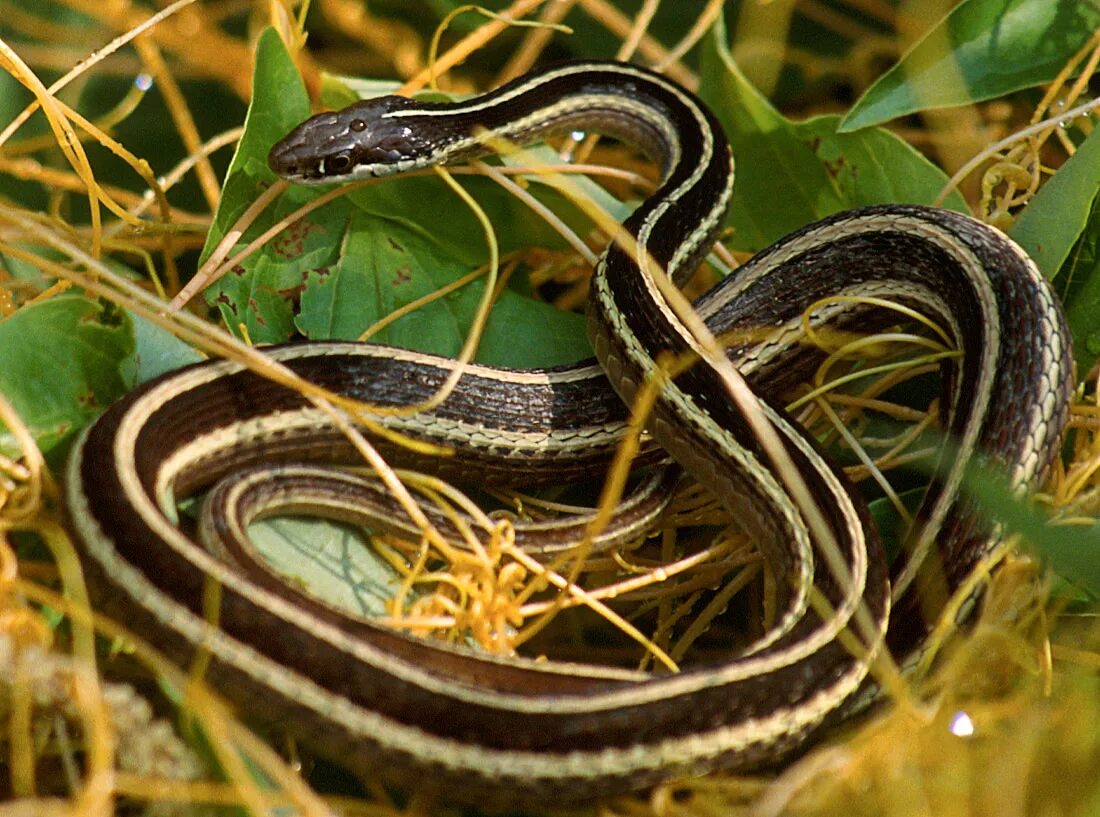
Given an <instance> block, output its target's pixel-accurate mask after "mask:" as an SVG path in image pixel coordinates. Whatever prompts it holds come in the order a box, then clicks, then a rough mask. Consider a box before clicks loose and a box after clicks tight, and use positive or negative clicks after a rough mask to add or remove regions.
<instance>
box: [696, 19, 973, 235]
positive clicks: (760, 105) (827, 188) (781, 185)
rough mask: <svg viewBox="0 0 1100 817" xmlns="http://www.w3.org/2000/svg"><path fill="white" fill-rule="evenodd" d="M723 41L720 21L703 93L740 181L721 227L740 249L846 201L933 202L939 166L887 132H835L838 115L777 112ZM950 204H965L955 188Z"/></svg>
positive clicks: (940, 178)
mask: <svg viewBox="0 0 1100 817" xmlns="http://www.w3.org/2000/svg"><path fill="white" fill-rule="evenodd" d="M726 39H727V38H726V31H725V26H724V25H723V24H721V22H720V23H719V24H718V25H716V26H715V27H714V31H713V32H712V35H711V36H710V37H708V38H707V40H706V43H705V45H704V49H703V55H702V77H701V79H702V82H701V85H700V93H701V95H702V97H703V99H704V100H705V101H706V102H707V103H709V104H710V106H711V108H712V109H713V110H714V112H715V114H716V115H717V116H718V119H719V120H720V121H721V123H722V126H723V127H724V129H725V131H726V134H727V136H729V138H730V142H731V144H732V145H733V152H734V157H735V161H736V165H737V183H736V185H735V186H734V191H733V203H732V204H731V208H730V215H729V220H728V223H729V225H730V226H731V227H733V230H734V233H733V236H732V238H731V240H730V243H731V244H733V245H734V246H735V247H737V249H741V250H752V251H755V250H760V249H763V248H764V247H766V246H768V245H769V244H771V243H773V242H774V241H776V240H777V239H779V238H782V237H783V236H784V235H786V234H787V233H789V232H791V231H793V230H796V229H798V228H799V227H802V226H804V225H806V224H809V223H810V222H812V221H816V220H818V219H821V218H824V217H825V216H828V215H831V214H832V213H836V212H839V211H841V210H847V209H850V208H853V207H861V206H864V205H869V204H882V203H886V202H907V203H913V204H930V203H931V202H932V201H933V200H934V199H935V197H936V195H937V194H938V193H939V191H940V190H942V189H943V187H944V185H945V184H946V182H947V177H946V176H945V175H944V173H943V171H942V170H940V169H939V168H937V167H936V166H935V165H933V164H932V163H931V162H929V161H928V160H927V159H925V158H924V157H923V156H921V155H920V154H919V153H917V151H915V150H914V149H913V148H912V147H910V146H909V145H907V144H906V143H905V142H903V141H902V140H901V139H899V138H898V137H896V136H895V135H894V134H892V133H889V132H888V131H884V130H867V131H861V132H860V133H855V134H848V133H840V132H838V130H837V125H838V124H839V121H840V120H839V117H836V116H820V117H815V118H814V119H811V120H809V121H807V122H792V121H791V120H790V119H787V118H786V117H784V116H782V115H781V114H780V113H779V112H778V111H776V110H775V108H773V107H772V106H771V104H770V103H769V102H768V101H767V100H766V99H765V98H764V97H763V96H761V95H760V93H759V92H758V91H757V90H756V89H755V88H753V87H752V86H751V85H750V84H749V82H748V80H747V79H746V78H745V77H744V75H743V74H742V73H741V70H740V69H739V68H738V67H737V64H736V63H735V62H734V61H733V57H732V55H731V54H730V52H729V49H728V48H727V47H726ZM948 205H949V206H951V207H953V208H955V209H958V210H965V209H966V203H965V202H964V201H963V200H962V197H961V196H958V194H955V195H953V196H952V197H951V198H950V199H949V201H948Z"/></svg>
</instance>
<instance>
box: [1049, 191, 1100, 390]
mask: <svg viewBox="0 0 1100 817" xmlns="http://www.w3.org/2000/svg"><path fill="white" fill-rule="evenodd" d="M1059 280H1060V281H1062V282H1063V285H1062V290H1063V295H1062V301H1063V304H1064V305H1065V308H1066V321H1067V323H1068V324H1069V330H1070V334H1071V335H1072V336H1073V355H1074V359H1075V360H1076V361H1077V370H1078V371H1079V372H1087V371H1089V370H1090V369H1092V366H1093V364H1094V363H1096V360H1097V358H1100V197H1097V198H1096V199H1095V200H1094V201H1093V206H1092V211H1091V213H1090V214H1089V219H1088V222H1087V223H1086V225H1085V228H1084V230H1083V231H1082V233H1081V238H1080V240H1079V241H1078V242H1077V244H1076V245H1075V246H1074V248H1073V251H1072V252H1071V253H1070V257H1069V259H1068V260H1067V261H1066V264H1065V266H1064V267H1063V271H1062V274H1061V275H1059Z"/></svg>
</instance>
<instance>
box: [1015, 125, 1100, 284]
mask: <svg viewBox="0 0 1100 817" xmlns="http://www.w3.org/2000/svg"><path fill="white" fill-rule="evenodd" d="M1098 191H1100V129H1094V130H1093V132H1092V133H1091V134H1090V135H1089V137H1088V138H1087V139H1085V141H1084V142H1082V143H1081V145H1080V147H1078V148H1077V151H1076V152H1075V153H1074V154H1073V156H1071V157H1070V158H1069V160H1068V161H1067V162H1066V163H1065V164H1064V165H1062V166H1061V167H1060V168H1059V169H1058V172H1057V173H1055V174H1054V175H1053V176H1052V177H1051V178H1050V179H1048V180H1047V182H1046V183H1045V184H1044V185H1043V186H1042V187H1040V188H1039V192H1038V193H1036V194H1035V198H1033V199H1032V200H1031V203H1030V204H1028V206H1027V208H1026V209H1025V210H1024V211H1023V213H1021V214H1020V217H1019V218H1018V219H1017V220H1016V223H1015V224H1013V225H1012V228H1011V229H1010V230H1009V231H1008V234H1009V235H1010V236H1012V238H1013V239H1015V240H1016V242H1017V243H1019V245H1020V246H1021V247H1023V248H1024V249H1025V250H1027V252H1028V254H1029V255H1030V256H1031V257H1032V259H1033V260H1034V261H1035V263H1036V265H1038V267H1039V269H1041V270H1042V271H1043V274H1044V275H1046V277H1047V278H1048V279H1051V280H1054V278H1055V276H1057V275H1058V274H1059V271H1060V270H1061V269H1062V267H1063V265H1064V264H1065V263H1066V259H1067V258H1068V257H1069V255H1070V252H1071V251H1072V250H1073V248H1074V246H1075V245H1076V244H1077V242H1078V239H1079V238H1080V237H1081V233H1082V232H1083V231H1084V229H1085V224H1086V223H1087V221H1088V219H1089V212H1090V211H1091V210H1092V206H1093V201H1094V200H1095V199H1096V195H1097V192H1098Z"/></svg>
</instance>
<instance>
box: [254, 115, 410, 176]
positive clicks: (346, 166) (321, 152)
mask: <svg viewBox="0 0 1100 817" xmlns="http://www.w3.org/2000/svg"><path fill="white" fill-rule="evenodd" d="M411 104H412V100H410V99H408V98H406V97H401V96H381V97H376V98H374V99H365V100H362V101H361V102H356V103H354V104H352V105H349V106H348V107H346V108H344V109H343V110H340V111H335V112H329V113H321V114H317V115H316V116H313V117H311V118H309V119H307V120H306V121H305V122H303V123H302V124H301V125H299V126H298V127H296V128H295V129H294V130H292V131H291V132H290V133H288V134H287V135H286V136H285V137H284V138H283V139H281V140H280V141H279V142H277V143H276V144H275V146H274V147H272V148H271V152H270V153H268V156H267V164H268V167H270V168H271V169H272V170H273V171H274V172H275V173H276V174H278V175H279V176H281V177H283V178H284V179H287V180H289V181H292V182H298V183H299V184H323V183H328V182H344V181H348V180H350V179H362V178H367V177H370V176H386V175H390V174H393V173H400V172H403V171H405V170H410V169H412V168H414V167H420V166H422V165H423V164H426V162H425V161H424V160H423V159H422V157H423V156H425V155H426V154H427V153H428V149H427V146H426V145H423V144H421V140H419V139H418V138H417V137H416V135H415V134H414V132H413V129H412V128H410V127H409V126H408V124H407V123H406V122H404V121H403V120H402V119H401V118H400V117H399V116H398V114H399V113H400V112H401V111H402V110H404V109H406V108H407V107H409V106H410V105H411Z"/></svg>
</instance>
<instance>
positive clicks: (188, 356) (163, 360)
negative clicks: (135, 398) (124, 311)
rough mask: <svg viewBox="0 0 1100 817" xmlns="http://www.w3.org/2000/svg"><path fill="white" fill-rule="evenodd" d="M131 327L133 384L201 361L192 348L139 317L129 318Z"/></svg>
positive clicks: (166, 331)
mask: <svg viewBox="0 0 1100 817" xmlns="http://www.w3.org/2000/svg"><path fill="white" fill-rule="evenodd" d="M130 320H131V321H132V322H133V326H134V366H133V368H134V382H135V383H144V382H145V381H146V380H152V379H153V378H154V377H157V376H158V375H162V374H164V373H165V372H170V371H173V370H175V369H178V368H180V367H181V366H186V365H188V364H190V363H197V362H198V361H200V360H202V359H203V358H202V355H200V354H199V353H198V352H197V351H195V349H194V347H192V346H189V345H187V344H186V343H184V342H183V341H182V340H180V339H179V338H177V337H176V336H175V335H173V334H172V333H171V332H169V331H168V330H167V329H164V328H162V327H160V326H157V325H156V324H155V323H153V322H152V321H148V320H146V319H145V318H142V317H140V316H138V315H130Z"/></svg>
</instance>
